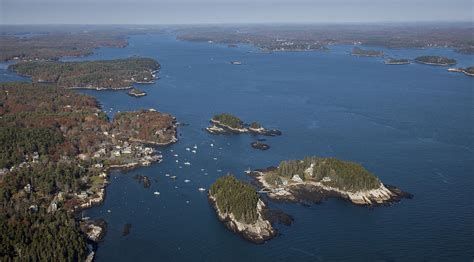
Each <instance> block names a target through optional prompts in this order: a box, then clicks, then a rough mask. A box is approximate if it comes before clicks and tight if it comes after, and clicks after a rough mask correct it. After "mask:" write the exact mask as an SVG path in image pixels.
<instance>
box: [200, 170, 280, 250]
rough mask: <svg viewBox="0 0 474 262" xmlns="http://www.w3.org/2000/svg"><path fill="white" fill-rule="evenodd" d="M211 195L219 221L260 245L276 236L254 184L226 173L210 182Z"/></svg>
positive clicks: (209, 195) (209, 196)
mask: <svg viewBox="0 0 474 262" xmlns="http://www.w3.org/2000/svg"><path fill="white" fill-rule="evenodd" d="M208 198H209V202H210V203H211V205H212V207H213V208H214V209H215V211H216V213H217V217H218V218H219V220H220V221H221V222H223V223H224V225H225V226H226V227H227V228H228V229H229V230H231V231H233V232H235V233H237V234H240V235H241V236H242V237H244V238H245V239H247V240H249V241H251V242H253V243H257V244H259V243H263V242H265V241H267V240H269V239H271V238H273V237H274V236H276V234H277V231H276V230H275V229H274V228H273V227H272V224H271V222H270V221H269V220H268V219H267V218H265V212H266V211H265V210H267V207H266V205H265V203H264V202H263V201H262V200H261V199H260V198H259V196H258V194H257V192H256V191H255V189H254V188H253V187H252V186H251V185H249V184H247V183H244V182H241V181H239V180H237V179H236V178H235V177H234V176H233V175H226V176H223V177H220V178H218V179H217V180H216V182H214V184H212V185H211V188H210V189H209V194H208Z"/></svg>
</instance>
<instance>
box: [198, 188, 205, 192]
mask: <svg viewBox="0 0 474 262" xmlns="http://www.w3.org/2000/svg"><path fill="white" fill-rule="evenodd" d="M198 190H199V192H204V191H206V189H205V188H202V187H200V188H198Z"/></svg>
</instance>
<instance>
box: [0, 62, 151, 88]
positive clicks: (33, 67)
mask: <svg viewBox="0 0 474 262" xmlns="http://www.w3.org/2000/svg"><path fill="white" fill-rule="evenodd" d="M8 68H9V69H10V70H13V71H15V72H17V73H19V74H21V75H25V76H30V77H31V78H32V81H33V82H35V83H56V84H57V85H58V86H60V87H65V88H85V89H96V90H104V89H129V88H132V85H133V83H153V81H154V79H156V73H157V71H158V70H159V68H160V64H159V63H158V62H156V61H155V60H153V59H150V58H141V57H130V58H126V59H115V60H96V61H82V62H58V61H31V62H20V63H17V64H13V65H10V66H9V67H8Z"/></svg>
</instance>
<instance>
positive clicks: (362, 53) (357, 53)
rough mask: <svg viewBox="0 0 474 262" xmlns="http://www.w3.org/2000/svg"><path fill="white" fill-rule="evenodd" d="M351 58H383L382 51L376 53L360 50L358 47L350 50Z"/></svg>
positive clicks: (375, 51) (374, 51)
mask: <svg viewBox="0 0 474 262" xmlns="http://www.w3.org/2000/svg"><path fill="white" fill-rule="evenodd" d="M351 54H352V55H353V56H368V57H377V56H383V52H382V51H377V50H367V49H362V48H359V47H354V48H353V49H352V53H351Z"/></svg>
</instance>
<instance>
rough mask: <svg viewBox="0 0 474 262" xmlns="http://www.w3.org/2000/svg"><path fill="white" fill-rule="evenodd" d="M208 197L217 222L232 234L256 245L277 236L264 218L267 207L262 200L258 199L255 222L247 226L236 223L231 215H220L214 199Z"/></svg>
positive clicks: (242, 223)
mask: <svg viewBox="0 0 474 262" xmlns="http://www.w3.org/2000/svg"><path fill="white" fill-rule="evenodd" d="M208 197H209V202H210V203H211V205H212V206H213V207H214V209H215V210H216V214H217V217H218V218H219V220H220V221H222V222H223V223H224V225H225V226H226V227H227V228H228V229H229V230H231V231H232V232H234V233H237V234H239V235H241V236H242V237H243V238H245V239H247V240H249V241H251V242H253V243H256V244H260V243H263V242H265V241H266V240H269V239H271V238H273V237H274V236H276V235H277V231H276V230H275V229H274V228H273V227H272V224H271V223H270V221H269V220H268V219H267V218H266V216H265V212H267V211H266V210H267V207H266V205H265V203H264V202H263V201H262V200H260V199H259V200H258V203H257V213H258V218H257V220H256V221H255V222H254V223H252V224H247V223H244V222H240V221H237V220H236V219H235V217H234V215H233V214H232V213H231V214H228V213H221V211H220V209H219V208H218V207H217V204H216V201H215V198H214V197H213V196H211V195H209V196H208Z"/></svg>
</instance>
